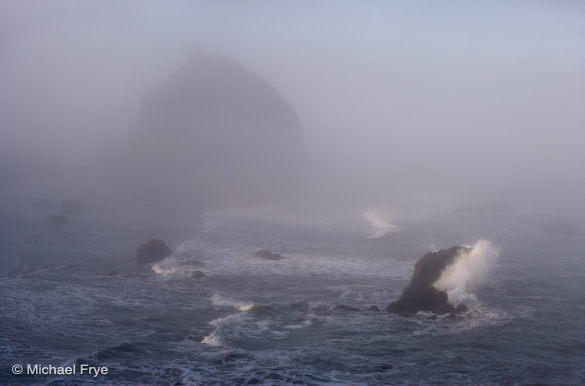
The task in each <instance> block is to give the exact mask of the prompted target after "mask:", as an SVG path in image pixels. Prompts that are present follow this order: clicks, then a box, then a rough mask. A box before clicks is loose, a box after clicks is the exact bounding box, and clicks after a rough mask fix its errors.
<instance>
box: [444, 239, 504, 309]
mask: <svg viewBox="0 0 585 386" xmlns="http://www.w3.org/2000/svg"><path fill="white" fill-rule="evenodd" d="M469 248H471V249H470V250H468V251H464V252H462V253H461V254H460V255H459V256H458V257H457V259H456V260H455V263H454V264H452V265H451V266H449V267H448V268H447V269H445V271H443V273H442V274H441V277H440V278H439V280H437V282H436V283H435V287H436V288H438V289H440V290H442V291H445V292H447V295H448V297H449V303H451V304H452V305H454V306H459V305H460V304H467V305H469V304H474V303H477V298H476V297H475V295H474V294H473V291H474V290H475V289H476V288H477V287H478V286H480V285H481V284H482V283H483V282H484V281H485V279H486V278H487V276H488V274H489V272H490V270H491V268H492V266H493V264H494V263H495V261H496V260H497V258H498V250H497V248H496V247H495V246H494V245H493V244H491V243H490V242H489V241H487V240H479V241H478V242H477V243H475V245H473V246H469Z"/></svg>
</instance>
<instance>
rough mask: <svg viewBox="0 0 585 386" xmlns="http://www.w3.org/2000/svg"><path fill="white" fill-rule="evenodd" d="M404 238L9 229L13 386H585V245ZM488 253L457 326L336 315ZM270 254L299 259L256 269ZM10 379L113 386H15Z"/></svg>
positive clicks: (272, 216) (6, 267)
mask: <svg viewBox="0 0 585 386" xmlns="http://www.w3.org/2000/svg"><path fill="white" fill-rule="evenodd" d="M287 210H289V212H287ZM392 231H393V233H391V234H389V235H387V236H385V237H379V238H368V236H370V235H371V234H372V230H371V229H370V228H369V225H368V223H367V222H364V220H363V219H362V218H360V217H359V216H358V217H356V216H354V214H353V213H323V212H321V213H320V212H319V211H318V210H314V208H307V207H301V208H300V209H299V208H295V210H291V209H290V208H259V209H254V210H235V211H225V212H217V213H214V214H211V215H208V216H206V217H205V218H202V219H201V220H200V221H199V222H198V226H197V227H194V229H193V230H188V231H173V232H170V231H165V232H161V233H159V234H152V233H149V232H144V231H141V230H140V229H137V228H136V227H120V226H117V227H113V226H109V225H103V224H102V225H100V224H96V223H93V222H92V221H90V219H89V216H87V217H85V218H81V219H78V220H77V221H74V222H73V223H72V224H70V225H66V226H61V227H59V226H49V225H46V224H43V223H42V221H38V219H35V217H34V216H29V217H27V216H21V217H19V216H13V215H4V216H2V218H1V219H0V237H1V239H0V242H1V244H0V248H1V250H0V252H1V262H0V267H1V269H2V277H1V278H0V290H1V291H2V297H1V298H0V311H1V312H0V352H1V353H2V355H1V356H0V365H1V373H0V381H1V382H3V383H14V382H28V383H39V382H41V383H55V384H60V383H80V382H83V383H86V382H92V381H96V382H107V383H128V382H130V383H185V384H190V383H225V384H234V383H272V384H273V383H276V384H279V383H314V384H320V383H329V382H333V383H391V384H402V383H427V384H459V383H461V384H465V383H472V384H534V383H539V384H542V383H544V384H584V383H585V325H584V323H583V321H584V320H585V319H584V317H585V253H584V251H585V239H584V238H583V236H582V235H576V236H570V237H562V236H550V235H545V234H543V233H542V232H541V231H540V224H537V223H535V220H534V219H531V220H530V221H529V220H528V219H526V218H524V219H522V218H521V216H513V215H505V214H501V215H486V216H481V217H479V216H459V217H457V216H446V215H445V216H442V217H438V218H436V219H435V220H433V221H430V220H426V221H422V220H419V221H416V222H411V223H408V222H405V223H403V224H399V228H398V230H396V229H392ZM375 232H376V230H374V234H375ZM152 236H160V237H164V238H165V239H166V240H167V242H168V243H169V244H170V245H171V247H172V248H173V249H174V251H175V253H174V254H173V255H172V256H171V257H170V258H167V259H166V260H165V261H163V262H162V263H159V264H157V265H155V266H154V267H150V266H137V265H136V264H135V262H134V256H133V253H134V250H135V248H136V247H137V246H138V245H139V244H140V243H141V242H143V241H145V240H147V239H148V238H150V237H152ZM480 238H483V239H487V240H489V241H490V242H491V243H493V244H494V245H496V246H497V247H498V249H499V250H500V256H499V259H498V260H497V262H496V263H495V264H494V266H493V267H491V272H490V274H489V276H488V278H487V281H486V282H485V283H483V285H482V286H481V287H480V288H479V289H478V290H477V291H476V293H475V295H476V296H477V298H478V303H477V304H475V305H474V306H473V307H471V309H470V310H469V311H468V312H467V313H465V314H463V315H461V316H458V317H456V318H455V319H451V318H446V317H440V318H438V319H436V320H433V319H431V318H429V316H430V315H428V314H424V313H420V314H417V315H416V316H413V317H408V318H405V317H402V316H398V315H393V314H388V313H386V312H385V311H382V312H372V311H360V312H348V311H341V310H335V309H334V307H335V306H336V305H338V304H345V305H349V306H353V307H358V308H362V309H365V308H367V307H369V306H371V305H377V306H378V307H380V308H381V309H382V310H384V308H385V307H386V306H387V304H388V303H390V302H391V301H392V300H394V299H396V298H397V297H398V296H399V295H400V292H401V290H402V288H403V287H404V286H405V285H406V283H407V282H408V280H409V278H410V275H411V273H412V269H413V266H414V263H415V262H416V260H417V259H418V258H419V257H421V256H422V255H423V254H424V253H426V252H427V251H428V250H429V248H432V247H433V246H434V247H438V248H444V247H450V246H452V245H455V244H462V243H472V242H475V241H477V240H478V239H480ZM263 248H268V249H271V250H273V251H275V252H279V253H281V254H282V255H284V256H285V257H286V259H284V260H280V261H264V260H260V259H256V258H254V257H252V256H251V252H253V251H255V250H258V249H263ZM195 270H199V271H202V272H204V273H205V275H206V276H205V277H204V278H193V277H191V272H193V271H195ZM15 363H20V364H26V363H42V364H53V365H66V364H72V363H78V364H79V363H88V364H95V365H101V366H107V367H108V368H109V371H110V373H109V374H108V375H107V376H105V377H102V378H97V379H96V380H93V379H91V378H88V377H87V376H83V377H82V376H77V377H59V376H48V377H43V376H37V377H27V376H14V375H12V374H11V373H10V366H12V365H13V364H15Z"/></svg>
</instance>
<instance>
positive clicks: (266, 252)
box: [254, 249, 284, 260]
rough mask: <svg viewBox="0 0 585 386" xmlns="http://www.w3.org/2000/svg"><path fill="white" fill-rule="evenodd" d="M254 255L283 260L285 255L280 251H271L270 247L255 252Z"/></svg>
mask: <svg viewBox="0 0 585 386" xmlns="http://www.w3.org/2000/svg"><path fill="white" fill-rule="evenodd" d="M254 257H257V258H259V259H264V260H282V259H284V257H283V256H282V255H280V254H278V253H273V252H270V251H269V250H268V249H262V250H260V251H256V252H254Z"/></svg>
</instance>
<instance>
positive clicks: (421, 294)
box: [386, 246, 470, 315]
mask: <svg viewBox="0 0 585 386" xmlns="http://www.w3.org/2000/svg"><path fill="white" fill-rule="evenodd" d="M469 250H470V249H469V248H465V247H460V246H455V247H452V248H449V249H443V250H440V251H437V252H429V253H427V254H426V255H424V256H423V257H422V258H421V259H420V260H418V261H417V262H416V264H415V266H414V273H413V274H412V278H411V280H410V283H408V285H407V286H406V288H404V291H403V292H402V296H401V297H400V298H399V299H398V300H397V301H395V302H393V303H391V304H390V305H388V307H387V308H386V310H387V311H388V312H393V313H399V314H405V315H408V314H415V313H417V312H419V311H431V312H433V313H435V314H439V315H440V314H446V313H454V312H457V311H461V310H463V309H464V307H465V306H460V307H458V308H456V307H454V306H453V305H451V304H450V303H449V302H448V297H447V293H446V292H445V291H441V290H439V289H437V288H435V287H434V284H435V282H436V281H437V280H438V279H439V278H440V277H441V273H442V272H443V270H445V268H447V267H448V266H450V265H451V264H453V263H454V262H455V260H456V258H457V257H458V256H459V255H460V254H461V253H462V252H466V251H469Z"/></svg>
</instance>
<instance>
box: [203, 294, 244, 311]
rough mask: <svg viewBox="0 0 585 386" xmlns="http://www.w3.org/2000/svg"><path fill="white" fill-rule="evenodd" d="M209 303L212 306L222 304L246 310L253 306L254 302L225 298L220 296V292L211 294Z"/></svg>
mask: <svg viewBox="0 0 585 386" xmlns="http://www.w3.org/2000/svg"><path fill="white" fill-rule="evenodd" d="M211 304H213V305H214V306H224V307H226V306H227V307H234V308H237V309H238V310H240V311H248V310H250V309H252V307H254V303H252V302H243V301H240V300H234V299H231V298H227V297H224V296H221V295H220V294H217V293H216V294H213V296H212V297H211Z"/></svg>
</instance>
